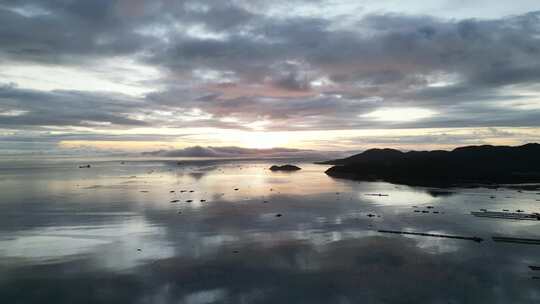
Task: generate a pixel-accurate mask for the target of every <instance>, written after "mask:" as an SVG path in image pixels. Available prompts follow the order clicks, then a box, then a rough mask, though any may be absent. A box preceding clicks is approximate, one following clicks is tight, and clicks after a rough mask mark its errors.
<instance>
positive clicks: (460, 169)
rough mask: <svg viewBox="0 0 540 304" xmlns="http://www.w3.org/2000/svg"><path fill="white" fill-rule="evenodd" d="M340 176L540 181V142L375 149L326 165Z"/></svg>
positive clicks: (432, 182)
mask: <svg viewBox="0 0 540 304" xmlns="http://www.w3.org/2000/svg"><path fill="white" fill-rule="evenodd" d="M322 163H323V164H331V165H334V166H333V167H331V168H329V169H328V170H327V171H326V174H327V175H329V176H331V177H336V178H348V179H355V180H365V181H374V180H382V181H387V182H391V183H398V184H406V185H413V186H463V185H471V184H522V183H540V144H538V143H529V144H525V145H522V146H514V147H513V146H491V145H483V146H465V147H459V148H456V149H454V150H452V151H442V150H435V151H409V152H402V151H399V150H395V149H370V150H366V151H364V152H362V153H360V154H356V155H353V156H350V157H347V158H344V159H337V160H331V161H327V162H322Z"/></svg>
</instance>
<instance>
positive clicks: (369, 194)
mask: <svg viewBox="0 0 540 304" xmlns="http://www.w3.org/2000/svg"><path fill="white" fill-rule="evenodd" d="M364 195H366V196H389V195H388V194H382V193H366V194H364Z"/></svg>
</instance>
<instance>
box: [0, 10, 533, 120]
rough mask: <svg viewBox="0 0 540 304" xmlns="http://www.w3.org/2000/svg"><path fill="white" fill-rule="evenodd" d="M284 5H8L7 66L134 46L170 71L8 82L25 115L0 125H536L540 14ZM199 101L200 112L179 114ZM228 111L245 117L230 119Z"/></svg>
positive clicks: (86, 64)
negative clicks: (128, 90)
mask: <svg viewBox="0 0 540 304" xmlns="http://www.w3.org/2000/svg"><path fill="white" fill-rule="evenodd" d="M284 4H286V3H285V2H281V1H278V2H275V3H272V4H269V3H267V2H264V1H256V2H249V3H248V2H245V1H227V2H225V1H211V0H205V1H189V0H185V1H166V0H162V1H125V0H124V1H122V0H118V1H104V0H103V1H101V0H100V1H74V0H72V1H60V0H42V1H37V0H20V1H16V0H11V1H9V0H4V1H0V63H9V64H11V65H13V64H19V63H24V64H48V65H52V66H63V65H70V66H72V67H76V68H80V69H81V70H84V69H90V68H92V67H93V66H94V65H96V64H99V62H100V60H104V59H107V60H114V58H116V56H124V57H125V56H127V57H130V58H132V59H134V60H136V62H139V63H144V64H148V65H152V66H154V67H156V68H158V69H159V71H160V72H161V73H162V77H161V78H160V79H156V80H155V81H154V82H153V83H155V84H156V88H155V90H154V92H152V93H149V94H147V95H146V96H143V97H126V96H123V95H122V94H117V93H115V94H111V93H103V92H93V90H94V89H93V88H91V87H90V86H89V90H88V91H85V92H82V91H70V90H69V88H65V89H63V90H57V91H37V90H30V89H15V88H8V87H2V88H1V89H0V94H1V97H0V107H1V111H10V110H11V111H13V110H15V111H23V112H21V113H22V114H20V115H3V116H0V125H1V126H3V127H4V128H10V129H24V128H26V129H28V128H40V127H42V126H92V125H93V124H101V127H102V128H103V127H104V126H103V124H111V125H115V126H123V127H124V128H130V127H134V126H154V127H155V126H173V127H222V128H237V129H249V127H246V126H245V123H249V122H254V121H258V120H266V121H269V124H267V125H266V126H265V128H267V129H272V130H325V129H363V128H403V127H410V128H413V127H475V126H477V127H491V126H538V122H539V121H540V120H539V119H538V118H539V116H540V114H539V111H540V110H539V109H538V107H537V106H534V104H536V105H537V101H535V98H536V99H537V96H536V95H534V94H532V95H531V92H536V91H537V89H538V87H537V82H538V80H540V72H539V71H540V38H539V35H540V12H530V13H526V14H523V15H518V16H509V17H502V18H499V19H491V20H486V19H483V20H482V19H467V20H456V19H442V18H438V17H430V16H415V15H403V14H398V13H379V14H369V13H368V14H365V13H364V14H361V15H355V14H356V13H357V12H353V11H351V12H345V13H344V14H341V15H338V16H336V15H332V14H327V15H317V14H305V15H296V16H295V15H294V14H285V13H283V14H279V13H276V12H275V11H272V9H273V8H274V9H275V8H276V7H277V6H279V5H284ZM293 4H294V7H299V6H300V5H302V1H295V2H294V3H293ZM284 7H286V6H284ZM271 12H272V13H271ZM345 20H346V21H347V22H345ZM33 76H36V77H44V78H46V77H47V75H33ZM3 81H4V82H9V81H10V80H9V79H6V80H3ZM150 83H152V82H150ZM158 83H159V87H158V86H157V84H158ZM434 84H436V85H434ZM523 92H525V93H528V96H527V97H524V94H523ZM501 102H506V104H503V105H501ZM508 102H512V104H516V103H517V102H519V103H520V104H521V105H523V106H521V107H516V106H512V105H509V103H508ZM531 105H532V106H531ZM381 107H387V108H400V107H408V108H410V107H421V108H426V109H431V110H434V111H436V112H438V115H435V116H433V117H429V118H425V119H422V120H418V121H411V122H387V121H375V120H373V119H368V118H366V117H365V116H363V115H364V114H367V113H369V112H372V111H374V110H376V109H378V108H381ZM193 109H198V111H200V113H202V114H201V115H203V116H204V117H200V118H197V119H191V120H183V119H181V118H180V117H181V116H182V114H185V113H188V112H189V111H191V110H193ZM153 111H163V112H169V113H172V114H173V115H172V118H171V117H161V116H159V115H155V113H154V114H152V113H153ZM134 117H137V118H134ZM230 117H234V118H241V119H239V120H238V122H224V121H227V120H226V119H224V118H230Z"/></svg>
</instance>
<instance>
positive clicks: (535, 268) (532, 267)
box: [529, 266, 540, 271]
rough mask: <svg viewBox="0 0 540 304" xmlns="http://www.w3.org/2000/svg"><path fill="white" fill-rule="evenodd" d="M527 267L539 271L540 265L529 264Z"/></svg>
mask: <svg viewBox="0 0 540 304" xmlns="http://www.w3.org/2000/svg"><path fill="white" fill-rule="evenodd" d="M529 268H530V269H531V270H534V271H539V270H540V266H529Z"/></svg>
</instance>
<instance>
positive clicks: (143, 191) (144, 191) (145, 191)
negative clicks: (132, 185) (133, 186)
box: [139, 190, 148, 193]
mask: <svg viewBox="0 0 540 304" xmlns="http://www.w3.org/2000/svg"><path fill="white" fill-rule="evenodd" d="M139 192H141V193H148V191H147V190H141V191H139Z"/></svg>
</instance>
